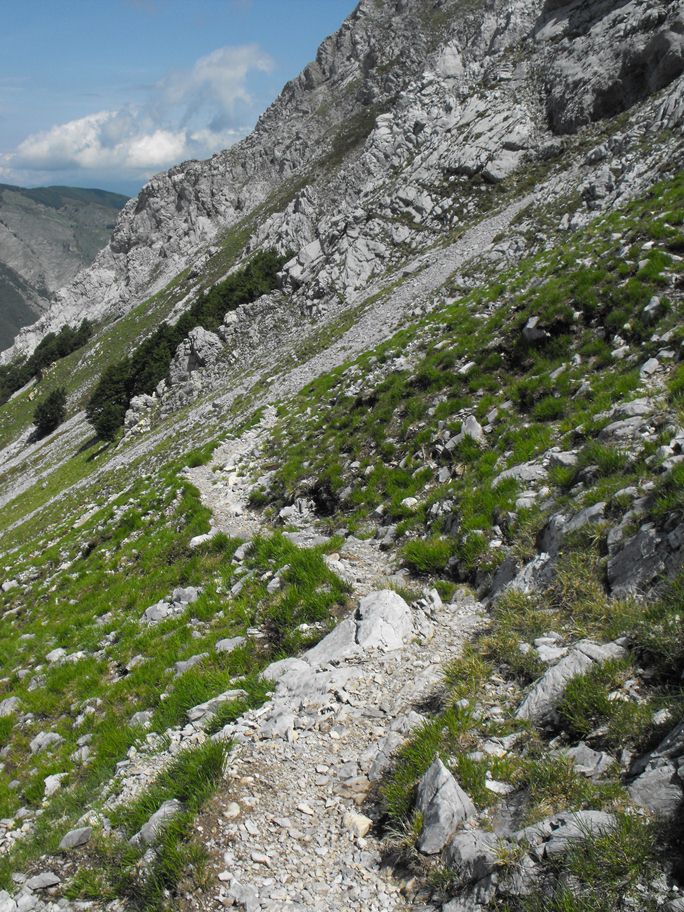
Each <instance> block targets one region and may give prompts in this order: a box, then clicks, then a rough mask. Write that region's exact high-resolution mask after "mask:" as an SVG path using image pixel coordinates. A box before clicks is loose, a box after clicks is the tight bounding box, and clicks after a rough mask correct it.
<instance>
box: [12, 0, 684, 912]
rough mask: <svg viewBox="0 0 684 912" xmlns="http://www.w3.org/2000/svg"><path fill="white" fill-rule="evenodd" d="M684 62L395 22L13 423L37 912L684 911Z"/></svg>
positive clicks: (619, 25) (386, 21)
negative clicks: (64, 402) (59, 412)
mask: <svg viewBox="0 0 684 912" xmlns="http://www.w3.org/2000/svg"><path fill="white" fill-rule="evenodd" d="M683 36H684V5H683V4H681V3H667V4H665V3H662V4H660V3H653V2H650V3H645V2H644V3H642V2H639V0H626V2H625V0H606V2H599V3H594V2H592V3H589V2H582V0H578V2H573V3H567V4H564V3H558V2H557V0H547V2H541V0H508V2H482V3H480V2H477V0H469V2H466V0H458V2H457V0H442V2H434V3H433V2H432V0H430V2H418V0H372V2H362V3H360V5H359V7H358V9H357V11H356V12H355V13H354V14H353V15H352V16H351V17H350V19H349V20H347V22H346V23H344V25H343V26H342V27H341V29H340V31H339V32H338V33H337V34H336V35H335V36H333V37H332V38H330V39H328V40H327V41H326V42H325V43H324V45H323V46H322V48H321V50H320V51H319V54H318V57H317V61H316V63H315V64H312V66H311V67H309V68H307V70H305V72H304V73H303V74H302V76H301V77H299V78H298V79H297V80H295V81H294V83H292V84H291V85H289V86H287V87H286V89H285V90H284V92H283V94H282V96H281V97H280V98H279V99H278V100H277V101H276V102H275V103H274V105H273V106H272V108H271V109H270V110H269V111H268V112H267V113H266V114H265V115H264V117H263V118H262V120H261V122H260V124H259V126H258V127H257V130H256V131H255V133H254V135H253V136H252V137H250V138H249V139H248V140H246V141H245V142H244V143H243V144H241V145H240V146H237V147H235V148H234V149H231V150H229V151H227V152H225V153H222V154H220V155H219V156H215V157H214V158H213V159H212V160H211V161H210V162H205V163H200V162H193V163H188V164H185V165H183V166H179V167H178V168H176V169H173V170H172V171H171V172H169V174H167V175H161V176H159V177H158V178H155V179H154V180H153V181H152V182H151V183H150V185H148V187H147V188H146V189H145V190H144V191H143V193H142V194H141V196H140V198H139V199H138V200H137V201H131V202H130V203H129V204H127V206H126V207H125V209H124V211H123V212H122V215H121V218H120V220H119V223H118V226H117V229H116V231H115V233H114V238H113V241H112V243H111V244H110V246H109V247H108V248H106V249H105V250H104V251H103V252H102V254H101V255H100V256H99V257H98V259H97V261H96V263H95V264H94V266H93V267H92V268H91V269H90V270H87V271H86V272H84V273H82V274H81V276H80V277H79V279H78V280H77V281H76V282H74V283H72V285H70V286H68V287H67V288H66V289H65V290H64V291H63V292H62V293H60V296H59V302H58V303H59V304H60V306H62V307H63V308H66V310H63V311H62V319H63V318H64V315H65V314H66V313H68V314H69V315H70V320H72V321H73V322H72V325H77V324H78V323H79V322H80V320H81V319H82V318H83V317H86V316H87V317H89V318H90V319H92V320H93V321H94V322H95V323H96V325H95V327H94V334H93V335H92V337H89V338H87V339H85V341H84V342H83V344H81V346H80V347H79V348H77V349H75V350H71V353H70V354H68V355H66V356H65V357H63V358H59V359H58V360H56V361H55V362H54V363H52V364H51V365H50V366H49V367H48V368H47V369H46V370H44V371H42V372H37V373H36V375H35V378H34V379H33V380H32V381H31V383H30V384H29V385H28V386H27V387H26V388H24V389H20V390H18V391H17V392H16V393H15V394H14V395H13V396H12V398H11V399H10V400H9V401H7V402H6V403H5V404H4V405H2V406H1V407H0V446H2V460H1V461H0V465H1V468H0V503H1V504H2V513H1V514H0V554H1V555H2V566H3V568H4V580H3V583H2V595H1V596H0V610H1V611H2V621H3V624H2V629H0V655H2V659H3V669H4V670H3V678H2V679H1V680H0V736H1V737H2V739H3V746H2V747H1V748H0V763H1V764H2V767H1V768H0V817H1V818H2V820H1V821H0V852H1V853H2V862H1V864H0V877H1V878H2V883H1V886H2V887H3V888H4V889H5V890H7V891H8V892H7V894H4V893H0V903H3V904H4V907H6V909H7V910H8V912H16V910H18V909H24V908H26V909H38V910H41V909H44V908H49V907H50V904H51V903H53V902H57V901H58V902H59V904H60V907H61V908H64V909H68V908H70V907H74V908H77V907H80V906H78V905H77V904H80V903H82V902H92V903H93V904H94V906H95V908H105V907H106V908H109V909H111V910H112V912H114V910H118V909H122V908H125V909H145V910H153V909H154V910H159V909H164V908H180V909H188V910H204V909H215V908H219V907H236V908H237V909H246V910H259V909H262V910H273V912H275V910H276V909H277V910H279V912H280V910H283V909H285V910H288V912H289V910H307V912H318V910H321V909H326V910H333V912H343V910H345V912H346V910H349V909H353V910H356V909H358V910H361V909H363V910H376V912H385V910H390V909H392V910H405V909H409V908H416V909H422V910H424V912H426V910H430V912H432V910H435V912H436V910H445V912H465V910H468V912H483V910H496V909H499V910H501V909H507V910H509V912H541V910H544V912H568V910H571V912H615V910H619V912H623V910H624V912H627V910H633V909H646V910H649V912H650V910H651V909H653V910H655V909H661V908H665V909H667V910H668V912H677V910H679V909H680V908H681V907H682V900H683V898H684V889H683V887H684V877H683V876H682V870H683V862H682V857H683V856H682V843H681V827H680V826H679V821H680V817H681V808H682V796H683V795H684V779H683V778H682V776H681V773H680V769H681V764H682V762H683V758H684V753H683V751H684V745H683V743H682V736H681V726H682V719H683V718H684V714H683V712H682V701H681V675H682V671H683V666H682V656H684V649H683V648H682V643H683V642H684V640H683V638H682V625H681V617H682V612H681V591H682V589H681V583H682V567H683V566H684V548H683V547H682V540H683V535H684V533H683V531H682V530H683V528H684V503H683V502H682V494H681V490H682V460H683V459H684V455H683V453H682V450H683V449H684V444H683V443H682V441H683V440H684V430H683V429H682V413H681V407H682V389H683V388H684V381H683V379H682V366H681V363H682V339H683V338H684V336H683V330H682V325H683V319H682V317H683V308H684V282H683V280H682V269H683V260H682V256H683V253H684V229H683V226H684V187H683V184H682V180H683V178H682V173H683V171H682V164H683V161H684V143H683V141H682V139H683V133H682V126H683V118H684V78H683V77H682V71H683V69H684V66H683V63H684V61H683V58H682V48H683V46H684V40H683ZM273 251H275V254H277V256H274V254H273ZM263 264H266V268H264V266H263ZM277 264H280V266H279V267H278V265H277ZM276 268H279V273H278V275H277V277H276V276H275V269H276ZM227 274H229V275H228V279H226V275H227ZM255 275H256V279H257V281H256V282H255ZM262 283H266V284H265V285H264V284H262ZM264 287H267V288H269V289H270V290H269V291H268V292H267V293H266V294H261V295H260V296H258V297H257V295H258V294H260V292H261V291H262V290H263V289H264ZM255 289H256V290H255ZM150 292H154V294H152V296H151V297H147V295H149V294H150ZM205 292H206V293H205ZM165 321H169V322H165ZM195 321H196V324H197V325H193V324H194V323H195ZM60 325H61V324H60V318H59V316H58V314H57V310H53V311H52V313H51V314H48V315H47V318H46V319H45V320H44V321H42V322H41V323H39V324H38V325H37V326H36V327H33V328H31V329H30V330H27V331H25V332H24V333H23V334H22V336H21V338H20V340H19V344H18V348H17V349H16V350H15V352H14V353H16V352H19V351H29V350H31V348H32V347H33V346H34V345H35V344H36V342H37V341H38V340H39V339H40V338H41V337H42V336H43V334H44V333H45V332H46V331H47V330H48V329H53V330H54V329H57V328H59V326H60ZM190 327H191V328H190ZM179 339H180V342H179V341H178V340H179ZM111 365H113V366H111ZM110 366H111V367H110ZM15 367H16V365H15ZM12 369H14V368H11V367H10V368H8V370H12ZM103 378H104V379H103ZM60 387H64V388H65V389H66V391H67V393H68V413H67V420H66V421H65V422H64V423H63V424H62V425H60V426H59V427H58V429H57V430H56V431H55V432H54V433H52V434H50V435H48V436H47V437H45V438H42V439H40V440H39V439H36V437H35V435H34V434H33V432H32V428H31V416H32V413H33V410H34V408H35V404H36V401H42V400H43V398H44V397H45V396H47V395H48V394H49V393H50V392H52V391H54V390H55V389H58V388H60ZM94 391H97V396H96V397H95V402H96V404H97V409H96V408H94V406H93V398H92V397H93V392H94ZM86 406H88V414H89V415H90V416H91V418H92V419H93V420H94V421H95V422H96V424H95V426H96V427H97V428H98V429H99V430H100V437H99V438H98V437H97V436H96V435H95V434H94V431H93V426H92V425H91V424H89V423H88V422H87V421H86V417H85V412H84V409H85V407H86ZM110 406H111V408H110ZM106 409H109V412H107V411H106ZM103 410H104V414H105V417H106V418H107V419H108V420H107V421H106V422H103V423H102V424H101V423H100V422H99V421H98V420H97V419H98V417H99V418H101V417H102V414H103ZM110 438H112V439H110ZM10 894H12V895H10Z"/></svg>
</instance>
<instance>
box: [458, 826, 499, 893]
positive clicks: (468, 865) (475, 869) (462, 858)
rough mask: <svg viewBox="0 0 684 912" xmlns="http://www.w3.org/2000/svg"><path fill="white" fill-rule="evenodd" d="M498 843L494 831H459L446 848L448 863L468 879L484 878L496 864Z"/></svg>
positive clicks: (462, 876)
mask: <svg viewBox="0 0 684 912" xmlns="http://www.w3.org/2000/svg"><path fill="white" fill-rule="evenodd" d="M498 843H499V840H498V839H497V837H496V836H495V835H494V833H486V832H484V831H483V830H468V831H467V832H463V833H457V834H456V836H454V838H453V839H452V840H451V842H450V843H449V846H448V848H447V850H446V854H445V861H446V864H447V865H448V866H449V867H451V868H455V869H456V871H457V872H458V874H459V876H460V877H461V878H463V879H464V880H466V881H467V880H470V881H478V880H482V879H483V878H484V877H487V876H488V875H489V874H491V872H492V871H493V869H494V867H495V865H496V862H497V848H498Z"/></svg>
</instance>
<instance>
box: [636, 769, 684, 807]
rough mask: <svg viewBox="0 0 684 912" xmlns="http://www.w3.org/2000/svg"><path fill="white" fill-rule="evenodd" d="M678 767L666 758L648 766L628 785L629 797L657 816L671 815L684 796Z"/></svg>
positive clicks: (683, 784)
mask: <svg viewBox="0 0 684 912" xmlns="http://www.w3.org/2000/svg"><path fill="white" fill-rule="evenodd" d="M683 786H684V783H683V782H682V780H681V779H680V777H679V773H678V767H676V766H675V765H674V763H672V762H670V761H668V760H662V761H660V762H659V763H658V765H654V766H649V768H648V769H646V770H645V771H644V772H643V773H642V774H641V775H640V776H639V777H638V778H637V779H635V780H634V782H633V783H632V784H631V785H630V786H629V787H628V789H627V790H628V792H629V797H630V798H631V799H632V801H634V803H635V804H638V805H639V806H640V807H643V808H646V809H647V810H649V811H651V812H652V813H653V814H656V815H657V816H658V817H673V816H674V815H675V814H676V812H677V811H678V809H679V807H680V805H681V803H682V798H684V790H683Z"/></svg>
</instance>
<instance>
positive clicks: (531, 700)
mask: <svg viewBox="0 0 684 912" xmlns="http://www.w3.org/2000/svg"><path fill="white" fill-rule="evenodd" d="M624 655H625V650H624V649H623V648H622V647H621V646H618V645H617V643H607V644H605V645H601V644H599V643H594V642H592V641H591V640H581V641H580V642H579V643H577V645H576V646H574V647H573V649H571V650H570V652H569V653H568V655H566V656H565V657H564V658H562V659H561V660H560V661H559V662H557V663H556V664H555V665H553V666H552V667H551V668H549V670H548V671H547V672H546V673H545V674H544V675H542V677H541V678H539V680H538V681H536V682H535V683H534V684H533V685H532V688H531V690H530V691H529V693H528V694H527V696H526V697H525V699H524V700H523V701H522V703H521V704H520V706H519V707H518V710H517V712H516V714H515V715H516V718H517V719H528V720H529V721H530V722H536V723H538V724H541V723H544V722H548V721H551V719H553V716H554V713H555V709H556V706H557V705H558V703H559V702H560V699H561V697H562V696H563V694H564V693H565V688H566V687H567V686H568V683H569V682H570V681H571V680H572V679H573V678H576V677H577V676H578V675H582V674H586V672H588V671H589V669H590V668H591V667H592V666H593V665H594V663H595V662H596V663H603V662H607V661H608V660H609V659H619V658H623V657H624Z"/></svg>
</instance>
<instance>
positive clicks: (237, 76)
mask: <svg viewBox="0 0 684 912" xmlns="http://www.w3.org/2000/svg"><path fill="white" fill-rule="evenodd" d="M272 66H273V62H272V60H271V58H270V57H269V56H268V54H266V53H265V52H264V51H263V50H262V49H261V48H260V47H259V46H258V45H256V44H249V45H243V46H241V47H223V48H218V49H217V50H215V51H212V52H211V53H210V54H208V55H207V56H206V57H202V58H200V59H199V60H198V61H197V62H196V63H195V64H194V66H193V67H192V68H191V69H190V70H187V71H178V72H174V73H170V74H169V75H167V76H166V77H164V79H162V80H160V81H159V82H158V83H157V85H156V86H155V87H154V88H153V90H151V92H150V95H149V98H148V99H147V101H146V103H145V104H142V105H133V104H129V105H126V106H124V107H122V108H120V109H118V110H111V111H98V112H96V113H95V114H88V115H87V116H85V117H80V118H78V119H76V120H71V121H68V122H67V123H62V124H58V125H56V126H54V127H52V128H51V129H49V130H46V131H44V132H42V133H35V134H32V135H31V136H28V137H27V138H26V139H24V140H23V141H22V142H21V143H20V144H19V145H18V146H17V147H16V149H15V150H14V151H12V152H9V153H5V154H4V155H0V175H5V176H6V177H8V178H10V177H15V178H16V177H17V176H19V175H24V176H25V175H27V174H31V173H34V174H35V175H38V174H46V173H50V172H54V171H67V170H68V171H74V170H76V171H82V172H97V171H102V170H103V169H108V170H110V171H114V172H117V173H124V172H125V173H126V174H129V175H132V174H137V175H139V176H141V177H148V176H150V175H151V174H152V173H154V172H155V171H158V170H161V169H163V168H166V167H169V166H170V165H172V164H174V163H176V162H179V161H182V160H184V159H187V158H201V157H206V156H208V155H211V154H212V153H214V152H216V151H218V150H219V149H222V148H226V147H227V146H229V145H231V144H232V143H233V142H235V141H236V140H237V139H239V138H240V137H242V136H243V135H244V134H245V133H246V132H247V129H246V128H245V127H244V126H242V125H241V123H240V120H241V118H242V119H244V118H246V117H250V119H251V117H252V116H253V115H254V114H255V113H256V112H255V111H254V110H253V105H254V100H253V97H252V94H251V92H250V91H249V87H248V82H249V78H250V75H251V74H252V73H254V72H262V73H267V72H270V70H271V69H272Z"/></svg>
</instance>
